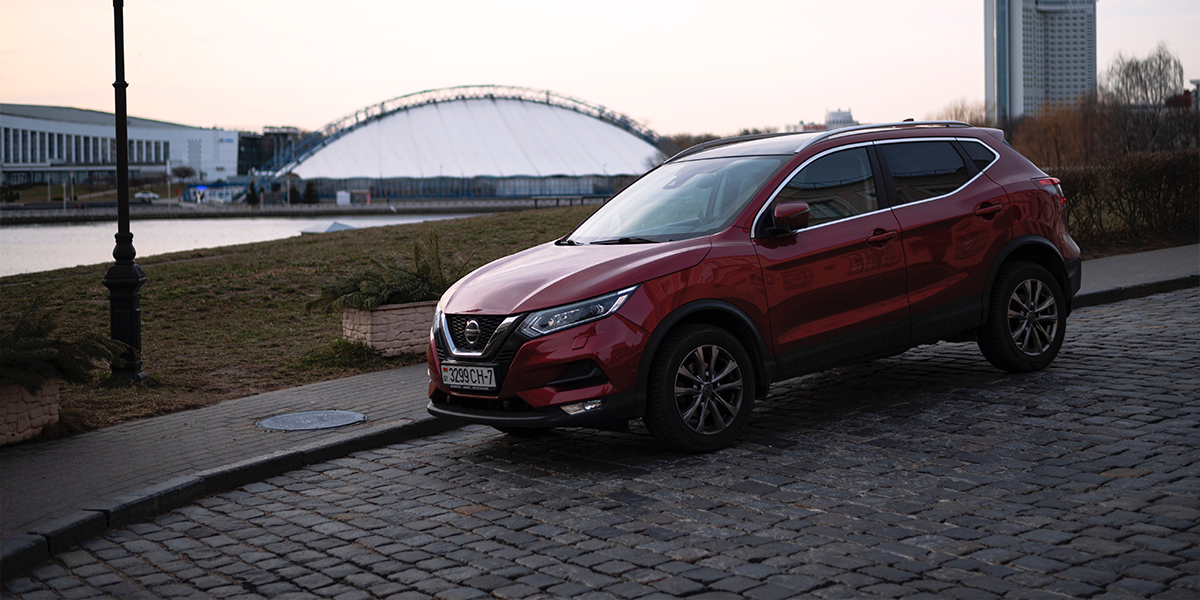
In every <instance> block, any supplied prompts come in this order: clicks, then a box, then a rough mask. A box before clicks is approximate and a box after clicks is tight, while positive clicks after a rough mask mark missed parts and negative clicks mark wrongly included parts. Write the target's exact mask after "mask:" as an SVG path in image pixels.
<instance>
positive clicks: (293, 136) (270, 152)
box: [237, 125, 304, 175]
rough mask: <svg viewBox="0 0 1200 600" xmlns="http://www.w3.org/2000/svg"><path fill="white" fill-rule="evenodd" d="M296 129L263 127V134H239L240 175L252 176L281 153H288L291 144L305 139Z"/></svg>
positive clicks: (238, 167)
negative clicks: (302, 138) (254, 171)
mask: <svg viewBox="0 0 1200 600" xmlns="http://www.w3.org/2000/svg"><path fill="white" fill-rule="evenodd" d="M303 136H304V134H303V132H301V131H300V129H298V128H296V127H275V126H271V125H268V126H266V127H263V132H262V133H254V132H249V131H242V132H239V134H238V166H237V174H238V175H250V173H251V171H253V170H255V169H258V168H259V167H261V166H263V165H264V164H266V163H267V162H269V161H270V160H271V159H273V158H275V155H276V154H277V153H279V152H283V151H287V150H288V147H289V145H290V144H292V143H293V142H295V141H296V140H298V139H300V138H301V137H303Z"/></svg>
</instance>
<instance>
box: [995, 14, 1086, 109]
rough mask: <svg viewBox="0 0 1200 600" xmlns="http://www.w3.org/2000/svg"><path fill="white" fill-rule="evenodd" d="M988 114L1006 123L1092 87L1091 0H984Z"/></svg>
mask: <svg viewBox="0 0 1200 600" xmlns="http://www.w3.org/2000/svg"><path fill="white" fill-rule="evenodd" d="M984 46H985V53H984V69H985V84H984V87H985V89H984V96H985V98H986V103H987V111H988V118H989V119H991V120H992V122H993V123H1000V124H1004V123H1008V122H1011V121H1012V120H1014V119H1017V118H1020V117H1021V116H1023V115H1032V114H1037V112H1038V110H1040V109H1041V108H1042V107H1043V106H1048V105H1053V104H1059V103H1072V102H1075V101H1076V100H1077V99H1078V98H1079V96H1080V95H1081V94H1084V93H1093V92H1095V91H1096V0H984Z"/></svg>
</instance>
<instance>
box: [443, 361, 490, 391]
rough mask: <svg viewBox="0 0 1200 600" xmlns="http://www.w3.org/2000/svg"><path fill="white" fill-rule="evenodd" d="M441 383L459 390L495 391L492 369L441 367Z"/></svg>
mask: <svg viewBox="0 0 1200 600" xmlns="http://www.w3.org/2000/svg"><path fill="white" fill-rule="evenodd" d="M442 383H444V384H446V385H447V386H449V387H452V388H458V389H460V390H480V391H492V390H495V389H496V372H495V370H493V369H492V367H458V366H452V365H442Z"/></svg>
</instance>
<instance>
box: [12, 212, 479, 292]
mask: <svg viewBox="0 0 1200 600" xmlns="http://www.w3.org/2000/svg"><path fill="white" fill-rule="evenodd" d="M467 216H470V215H465V214H446V215H436V214H434V215H378V216H375V215H372V216H336V217H334V216H330V217H306V218H282V217H279V218H275V217H272V218H262V219H258V218H241V219H153V220H144V221H142V220H138V221H132V222H131V223H130V226H129V229H130V231H132V232H133V247H134V249H136V250H137V255H138V257H144V256H150V255H153V254H164V253H167V252H179V251H182V250H195V249H197V248H215V247H217V246H232V245H235V244H246V243H250V242H265V241H267V240H278V239H283V238H287V237H292V236H295V235H300V232H301V231H302V230H304V229H308V228H310V227H314V226H316V227H321V228H324V227H326V226H328V225H330V224H331V223H333V222H334V221H337V222H338V223H344V224H346V225H350V226H351V227H355V228H363V227H382V226H384V225H400V224H403V223H417V222H421V221H436V220H441V219H453V218H457V217H467ZM116 232H117V224H116V222H115V221H110V222H93V223H55V224H48V225H6V226H4V227H0V277H2V276H5V275H18V274H21V273H33V272H37V271H49V270H52V269H61V268H64V267H73V266H76V265H91V264H97V263H103V262H112V251H113V246H115V245H116V240H115V239H114V238H113V235H114V234H115V233H116Z"/></svg>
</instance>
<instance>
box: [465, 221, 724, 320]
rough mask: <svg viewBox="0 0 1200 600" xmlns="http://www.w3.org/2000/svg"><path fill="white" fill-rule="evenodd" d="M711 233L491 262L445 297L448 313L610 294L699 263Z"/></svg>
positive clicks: (533, 306) (544, 251) (512, 309)
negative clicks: (674, 240)
mask: <svg viewBox="0 0 1200 600" xmlns="http://www.w3.org/2000/svg"><path fill="white" fill-rule="evenodd" d="M709 248H710V242H709V240H708V238H707V237H701V238H695V239H690V240H680V241H677V242H662V243H657V244H611V245H609V244H602V245H583V246H556V245H555V244H554V243H553V242H550V243H547V244H542V245H541V246H534V247H533V248H530V249H528V250H524V251H522V252H518V253H516V254H513V255H511V256H506V257H504V258H501V259H500V260H497V261H495V262H491V263H488V264H486V265H484V266H482V267H480V268H479V269H476V270H475V271H474V272H472V273H471V274H469V275H467V276H466V277H464V278H463V279H462V280H461V281H459V282H458V283H457V284H456V285H455V286H454V287H453V288H451V290H450V292H449V293H448V294H447V295H446V297H445V298H443V307H442V310H444V311H445V312H446V313H447V314H484V315H512V314H517V313H522V312H526V311H530V310H538V309H542V308H548V307H551V306H558V305H561V304H567V303H570V302H576V301H579V300H586V299H588V298H592V297H594V296H599V295H601V294H606V293H608V292H612V291H616V290H619V289H622V288H626V287H629V286H632V285H637V284H639V283H642V282H644V281H649V280H651V279H655V278H658V277H662V276H664V275H670V274H671V273H675V272H677V271H682V270H683V269H687V268H691V267H694V266H696V265H697V264H700V261H701V260H702V259H703V258H704V256H705V255H706V254H708V250H709Z"/></svg>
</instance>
